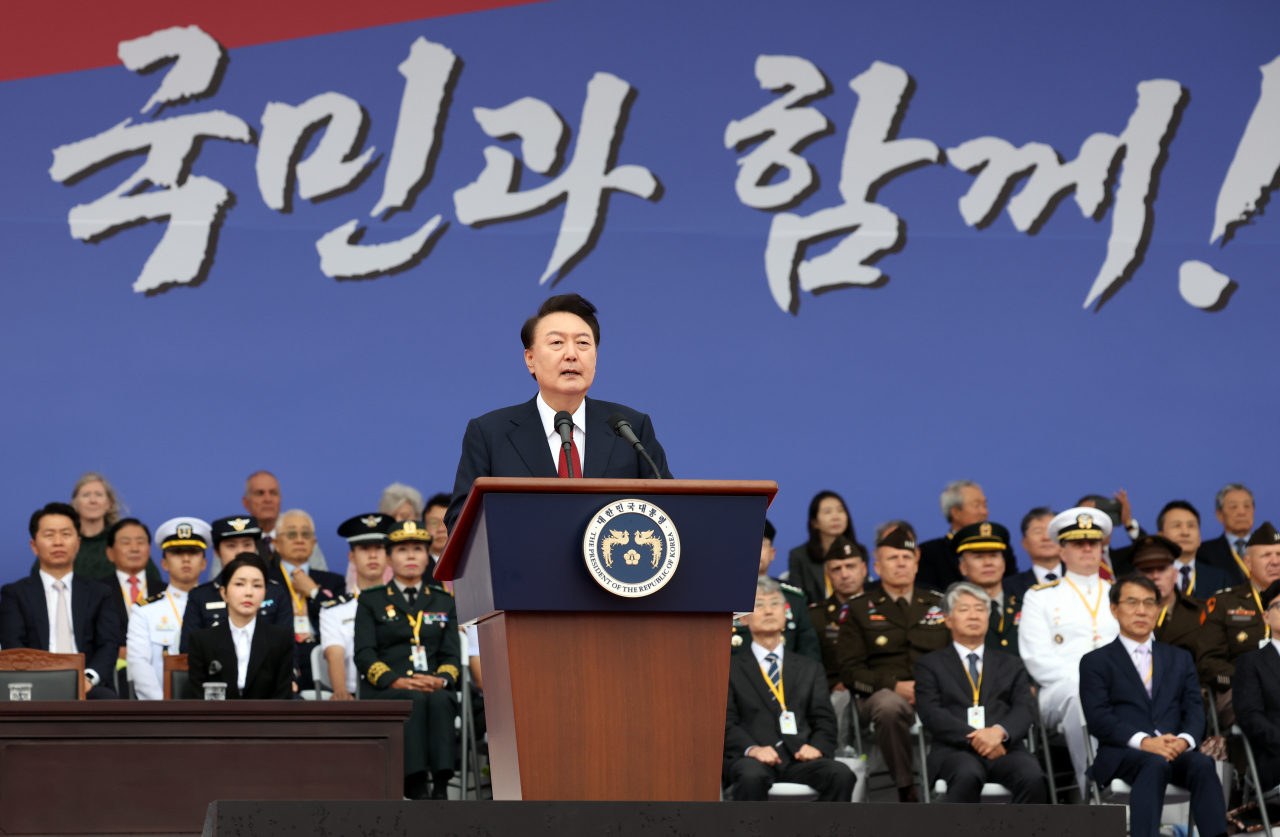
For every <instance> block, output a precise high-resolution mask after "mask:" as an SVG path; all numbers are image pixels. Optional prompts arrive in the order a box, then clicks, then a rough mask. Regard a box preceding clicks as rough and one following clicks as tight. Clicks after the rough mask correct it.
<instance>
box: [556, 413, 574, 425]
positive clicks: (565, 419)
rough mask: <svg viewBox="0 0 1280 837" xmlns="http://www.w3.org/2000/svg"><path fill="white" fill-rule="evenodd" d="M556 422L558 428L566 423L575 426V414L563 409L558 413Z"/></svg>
mask: <svg viewBox="0 0 1280 837" xmlns="http://www.w3.org/2000/svg"><path fill="white" fill-rule="evenodd" d="M554 424H555V426H556V429H559V428H561V427H563V426H564V425H566V424H567V425H569V426H570V427H573V416H572V415H570V414H569V413H567V412H565V411H564V410H561V411H560V412H558V413H556V417H555V420H554Z"/></svg>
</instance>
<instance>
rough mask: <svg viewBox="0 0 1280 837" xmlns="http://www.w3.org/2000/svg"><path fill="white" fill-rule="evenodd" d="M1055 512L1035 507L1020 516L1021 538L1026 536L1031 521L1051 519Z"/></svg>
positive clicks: (1046, 508)
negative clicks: (1043, 518)
mask: <svg viewBox="0 0 1280 837" xmlns="http://www.w3.org/2000/svg"><path fill="white" fill-rule="evenodd" d="M1055 514H1057V512H1055V511H1054V510H1053V509H1051V508H1049V507H1048V506H1036V507H1035V508H1034V509H1032V510H1031V511H1029V512H1027V513H1026V514H1024V515H1023V516H1022V537H1024V538H1025V537H1026V536H1027V529H1028V528H1029V527H1030V526H1031V521H1033V520H1039V519H1040V518H1042V517H1053V516H1054V515H1055Z"/></svg>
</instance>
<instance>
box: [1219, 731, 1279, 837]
mask: <svg viewBox="0 0 1280 837" xmlns="http://www.w3.org/2000/svg"><path fill="white" fill-rule="evenodd" d="M1231 735H1232V736H1233V737H1236V738H1239V739H1240V741H1242V742H1244V753H1245V756H1246V758H1247V760H1248V763H1249V772H1248V773H1247V774H1246V777H1245V799H1246V800H1247V799H1248V798H1249V791H1252V792H1253V793H1252V795H1253V798H1254V800H1255V801H1256V802H1257V803H1258V811H1259V813H1261V814H1262V831H1263V833H1264V834H1266V835H1267V837H1272V834H1273V831H1272V828H1271V810H1275V809H1274V807H1272V808H1271V809H1270V810H1268V806H1275V805H1276V804H1277V803H1280V786H1277V787H1274V788H1271V789H1266V788H1263V787H1262V780H1261V779H1260V778H1259V776H1258V763H1257V761H1255V760H1254V756H1253V745H1252V744H1250V743H1249V739H1248V738H1247V737H1246V736H1245V734H1244V730H1242V729H1241V728H1240V725H1239V724H1232V726H1231Z"/></svg>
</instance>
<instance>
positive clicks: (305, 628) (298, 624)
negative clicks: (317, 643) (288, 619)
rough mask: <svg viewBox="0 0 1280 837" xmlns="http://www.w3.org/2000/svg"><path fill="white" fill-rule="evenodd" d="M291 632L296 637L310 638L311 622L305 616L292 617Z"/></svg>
mask: <svg viewBox="0 0 1280 837" xmlns="http://www.w3.org/2000/svg"><path fill="white" fill-rule="evenodd" d="M293 632H294V633H295V634H297V635H298V636H310V634H311V620H310V619H308V618H307V617H305V616H295V617H293Z"/></svg>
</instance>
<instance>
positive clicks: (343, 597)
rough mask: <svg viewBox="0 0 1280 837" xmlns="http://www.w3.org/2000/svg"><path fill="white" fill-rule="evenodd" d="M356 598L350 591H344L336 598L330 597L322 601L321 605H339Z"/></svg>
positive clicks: (323, 606)
mask: <svg viewBox="0 0 1280 837" xmlns="http://www.w3.org/2000/svg"><path fill="white" fill-rule="evenodd" d="M354 598H355V596H353V595H351V594H350V593H343V594H342V595H341V596H338V597H337V598H336V599H330V600H329V601H327V602H321V603H320V607H322V608H325V607H337V606H338V605H340V604H346V603H347V602H349V601H351V600H352V599H354Z"/></svg>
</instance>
